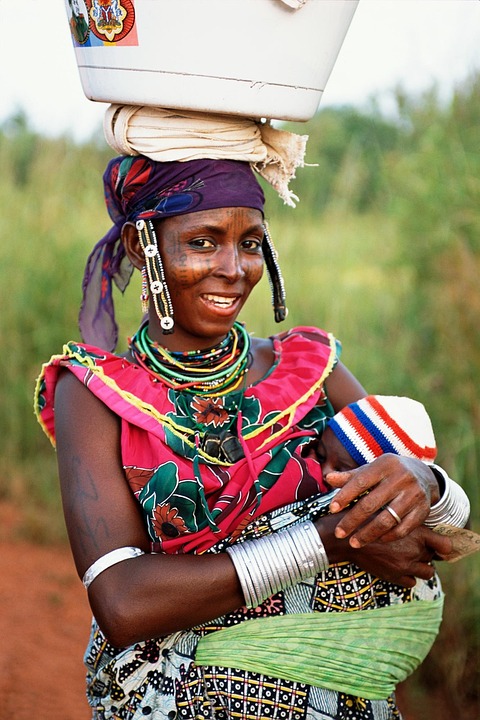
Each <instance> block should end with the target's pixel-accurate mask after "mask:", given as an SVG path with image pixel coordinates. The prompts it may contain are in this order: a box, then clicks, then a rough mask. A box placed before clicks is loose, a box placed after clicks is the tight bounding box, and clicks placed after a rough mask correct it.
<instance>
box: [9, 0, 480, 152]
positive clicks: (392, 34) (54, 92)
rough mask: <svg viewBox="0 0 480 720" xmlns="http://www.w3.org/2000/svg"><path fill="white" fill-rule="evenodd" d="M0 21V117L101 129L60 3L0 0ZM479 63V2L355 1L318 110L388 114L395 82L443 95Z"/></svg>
mask: <svg viewBox="0 0 480 720" xmlns="http://www.w3.org/2000/svg"><path fill="white" fill-rule="evenodd" d="M164 1H167V2H168V1H173V2H175V0H164ZM198 1H199V2H204V3H208V0H198ZM229 1H230V0H225V2H229ZM262 1H263V0H258V2H262ZM318 1H320V2H322V0H309V2H318ZM0 28H1V30H2V36H1V39H0V123H1V122H2V121H3V120H4V119H5V118H7V117H9V116H10V115H11V114H12V113H14V112H15V111H16V110H18V109H23V110H24V111H25V112H26V113H27V116H28V118H29V121H30V124H31V126H32V127H33V128H34V129H35V130H37V131H39V132H42V133H44V134H46V135H50V136H56V135H59V134H63V133H68V134H70V135H71V136H73V137H74V138H75V139H77V140H82V139H84V138H88V137H90V136H91V135H92V133H94V132H97V131H98V132H102V131H101V123H102V119H103V115H104V112H105V109H106V105H105V104H103V103H96V102H92V101H90V100H87V98H86V97H85V95H84V94H83V91H82V87H81V83H80V77H79V73H78V69H77V65H76V61H75V55H74V51H73V47H72V42H71V38H70V32H69V28H68V24H67V16H66V11H65V6H64V0H0ZM479 69H480V0H360V2H359V3H358V6H357V10H356V12H355V15H354V17H353V21H352V23H351V26H350V29H349V31H348V33H347V36H346V39H345V41H344V44H343V47H342V49H341V51H340V54H339V56H338V59H337V62H336V64H335V67H334V69H333V71H332V74H331V75H330V78H329V81H328V83H327V87H326V90H325V92H324V94H323V97H322V100H321V103H320V107H326V106H329V105H336V104H353V105H356V106H358V107H362V106H366V105H368V101H369V100H370V99H371V98H372V97H375V98H376V99H377V100H378V101H379V102H380V105H381V107H383V108H384V109H385V110H386V111H388V108H389V102H390V103H391V99H392V96H393V91H394V89H395V87H397V86H399V85H400V86H402V87H403V88H404V89H405V91H407V92H408V93H410V94H418V93H421V92H422V91H425V90H428V89H429V88H431V87H432V86H433V85H436V86H437V87H438V89H439V91H440V92H441V93H442V94H443V95H445V96H446V97H448V95H449V93H450V92H451V90H452V88H453V87H454V86H455V85H458V84H459V83H461V82H462V81H464V80H465V79H466V78H468V76H469V75H470V74H471V73H472V72H474V71H476V70H479Z"/></svg>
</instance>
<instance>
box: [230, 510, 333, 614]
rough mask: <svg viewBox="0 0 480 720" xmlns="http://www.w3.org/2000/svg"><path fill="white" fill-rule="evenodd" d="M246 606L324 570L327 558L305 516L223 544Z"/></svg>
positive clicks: (318, 537)
mask: <svg viewBox="0 0 480 720" xmlns="http://www.w3.org/2000/svg"><path fill="white" fill-rule="evenodd" d="M226 552H227V553H228V554H229V556H230V558H231V560H232V562H233V564H234V565H235V570H236V571H237V575H238V578H239V580H240V585H241V587H242V590H243V594H244V597H245V604H246V606H247V607H248V608H256V607H258V606H259V605H261V604H262V602H263V601H264V600H266V599H267V598H269V597H271V596H272V595H275V593H278V592H280V590H285V589H286V588H288V587H292V586H293V585H297V584H298V583H299V582H301V581H302V580H306V579H307V578H311V577H313V576H315V575H316V574H317V573H321V572H325V571H326V570H328V567H329V562H328V557H327V554H326V552H325V548H324V546H323V543H322V541H321V540H320V536H319V534H318V532H317V530H316V529H315V525H314V524H313V522H311V521H310V520H308V521H307V522H302V523H300V524H299V525H294V526H293V527H290V528H288V529H286V530H282V531H280V532H278V533H275V534H273V535H267V536H265V537H262V538H259V539H258V540H247V541H246V542H243V543H240V544H238V545H232V546H231V547H229V548H227V550H226Z"/></svg>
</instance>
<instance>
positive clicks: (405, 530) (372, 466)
mask: <svg viewBox="0 0 480 720" xmlns="http://www.w3.org/2000/svg"><path fill="white" fill-rule="evenodd" d="M325 479H326V481H327V482H328V484H329V485H330V486H331V487H332V488H341V489H340V491H339V492H338V493H337V494H336V495H335V498H334V499H333V501H332V503H331V504H330V511H331V512H332V513H338V512H340V511H341V510H344V509H345V508H347V507H348V506H349V505H350V503H351V502H352V501H353V500H355V499H357V498H359V499H358V501H357V502H356V503H355V505H354V506H353V507H352V508H350V509H349V510H348V512H346V513H345V515H344V516H343V517H342V519H341V520H340V522H339V523H338V525H337V527H336V530H335V535H336V537H337V538H346V537H349V542H350V545H351V546H352V547H353V548H360V547H362V546H363V545H366V544H367V543H372V542H375V541H377V540H380V539H381V540H382V541H383V542H391V541H393V540H398V539H399V538H404V537H406V536H407V535H408V534H409V533H411V532H412V530H414V529H415V528H417V527H419V526H420V525H422V523H423V522H424V520H425V518H426V517H427V515H428V513H429V512H430V508H431V506H432V505H433V504H435V503H436V502H437V501H438V499H439V496H440V492H439V489H438V483H437V481H436V479H435V476H434V474H433V472H432V470H431V469H430V468H429V467H428V465H425V463H423V462H421V461H420V460H416V459H414V458H409V457H401V456H399V455H393V454H385V455H382V456H380V457H379V458H377V459H376V460H374V461H373V462H371V463H369V464H368V465H363V466H361V467H359V468H356V469H355V470H351V471H349V472H341V473H340V472H332V473H329V474H328V475H327V476H326V478H325ZM387 506H388V507H390V508H391V509H392V511H393V513H391V512H390V511H389V510H387V509H386V508H387ZM396 516H398V518H400V522H398V520H397V519H396Z"/></svg>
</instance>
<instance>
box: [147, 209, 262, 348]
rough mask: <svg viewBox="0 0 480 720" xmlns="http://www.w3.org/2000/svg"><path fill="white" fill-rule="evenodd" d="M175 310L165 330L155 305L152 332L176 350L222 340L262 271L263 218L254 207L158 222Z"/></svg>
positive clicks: (166, 274)
mask: <svg viewBox="0 0 480 720" xmlns="http://www.w3.org/2000/svg"><path fill="white" fill-rule="evenodd" d="M155 230H156V233H157V240H158V246H159V249H160V254H161V256H162V261H163V266H164V270H165V279H166V281H167V285H168V289H169V291H170V296H171V300H172V305H173V311H174V320H175V326H174V332H173V333H172V334H171V335H164V334H163V333H162V332H161V329H160V327H159V324H158V321H157V318H156V315H155V314H154V311H151V312H150V324H149V335H150V336H151V337H152V339H154V340H157V341H158V342H160V343H161V344H162V345H164V346H165V347H168V348H170V349H171V350H198V349H202V348H206V347H209V346H211V345H215V344H216V343H218V342H220V340H222V339H223V338H224V337H225V335H226V334H227V333H228V331H229V330H230V328H231V327H232V325H233V323H234V321H235V319H236V318H237V316H238V314H239V312H240V310H241V309H242V307H243V305H244V304H245V301H246V300H247V298H248V296H249V295H250V293H251V291H252V289H253V288H254V287H255V285H256V284H257V283H258V281H259V280H260V278H261V277H262V273H263V253H262V247H261V246H262V239H263V233H264V230H263V218H262V214H261V212H260V211H259V210H254V209H251V208H220V209H215V210H203V211H200V212H195V213H190V214H187V215H180V216H177V217H172V218H166V219H165V220H162V221H159V222H156V223H155Z"/></svg>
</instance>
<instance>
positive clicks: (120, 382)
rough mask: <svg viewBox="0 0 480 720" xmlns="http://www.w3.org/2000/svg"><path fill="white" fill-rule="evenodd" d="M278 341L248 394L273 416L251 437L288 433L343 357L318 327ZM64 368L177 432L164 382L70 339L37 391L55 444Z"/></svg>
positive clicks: (123, 411) (123, 410)
mask: <svg viewBox="0 0 480 720" xmlns="http://www.w3.org/2000/svg"><path fill="white" fill-rule="evenodd" d="M272 342H273V347H274V351H275V357H276V361H275V364H274V367H273V368H272V370H271V371H270V372H269V373H268V374H267V376H266V377H265V378H263V380H261V381H260V382H258V383H256V384H255V385H252V386H250V387H249V388H247V390H246V392H245V395H246V396H252V397H257V398H259V399H260V401H261V405H262V408H263V410H264V411H265V414H264V417H266V418H268V420H267V422H266V423H265V424H264V425H263V426H262V428H257V429H256V430H254V431H252V432H251V433H250V435H249V434H248V432H247V435H246V436H245V439H248V438H249V437H253V436H254V435H256V434H258V433H259V432H262V431H263V430H265V428H266V427H268V426H273V425H274V424H275V423H277V422H279V421H281V424H282V426H283V431H285V427H291V426H292V425H294V424H295V422H296V421H297V419H298V418H299V417H300V416H304V415H305V412H306V411H308V410H309V409H310V407H313V406H314V405H315V404H316V402H317V400H318V392H319V391H320V389H321V387H322V385H323V383H324V381H325V379H326V378H327V377H328V375H329V374H330V373H331V372H332V370H333V368H334V367H335V364H336V362H337V360H338V346H337V343H336V340H335V338H334V337H333V336H332V335H330V334H329V333H326V332H325V331H323V330H319V329H318V328H314V327H298V328H293V329H292V330H289V331H288V332H286V333H282V334H280V335H276V336H273V337H272ZM62 368H67V369H68V370H69V371H70V372H72V373H73V374H74V375H75V376H76V377H77V378H78V380H80V382H82V383H83V384H84V385H85V386H86V387H88V388H89V390H90V391H91V392H93V393H94V395H96V396H97V397H98V398H99V399H100V400H101V401H102V402H103V403H104V404H105V405H106V406H107V407H109V408H110V409H111V410H112V412H114V413H115V414H116V415H118V416H119V417H122V418H124V419H126V420H127V421H128V422H130V423H132V424H135V425H138V426H139V427H142V428H143V429H144V430H146V431H148V432H151V433H153V434H154V435H156V436H158V437H160V438H162V439H163V438H164V428H163V426H164V425H165V424H167V425H168V426H169V427H170V429H171V430H173V431H174V432H175V430H176V427H175V422H174V420H172V415H171V410H172V404H171V402H170V400H169V398H168V392H167V389H166V388H165V386H164V385H163V384H162V383H161V382H158V381H157V380H155V378H154V377H153V376H152V375H150V374H149V373H147V372H145V371H144V370H143V369H142V368H141V367H139V366H138V365H135V364H133V363H131V362H129V361H128V360H126V359H125V358H122V357H119V356H117V355H113V354H112V353H109V352H106V351H104V350H101V349H99V348H96V347H93V346H90V345H86V344H83V343H74V342H69V343H67V344H66V345H65V346H64V347H63V354H61V355H54V356H53V357H52V358H51V359H50V360H49V362H47V363H45V364H44V365H43V366H42V370H41V373H40V376H39V378H38V380H37V384H36V389H35V400H34V408H35V413H36V415H37V418H38V421H39V423H40V425H41V426H42V428H43V430H44V432H45V433H46V435H47V436H48V437H49V439H50V441H51V442H52V444H53V445H55V422H54V398H55V388H56V385H57V381H58V376H59V373H60V371H61V369H62ZM167 413H169V416H168V417H167ZM178 431H179V432H180V433H181V432H182V431H183V432H184V428H181V427H179V428H178Z"/></svg>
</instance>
